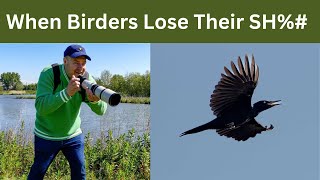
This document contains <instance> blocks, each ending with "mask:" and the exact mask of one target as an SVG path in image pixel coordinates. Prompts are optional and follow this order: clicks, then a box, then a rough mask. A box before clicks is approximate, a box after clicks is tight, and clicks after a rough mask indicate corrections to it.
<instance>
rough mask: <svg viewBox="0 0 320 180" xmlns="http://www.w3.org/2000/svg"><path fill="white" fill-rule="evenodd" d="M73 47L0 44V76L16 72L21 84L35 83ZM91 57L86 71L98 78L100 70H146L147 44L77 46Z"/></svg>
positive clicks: (147, 61)
mask: <svg viewBox="0 0 320 180" xmlns="http://www.w3.org/2000/svg"><path fill="white" fill-rule="evenodd" d="M70 44H73V43H68V44H67V43H61V44H60V43H59V44H52V43H51V44H48V43H46V44H0V54H1V60H0V74H2V73H3V72H18V73H19V74H20V76H21V80H22V82H23V83H32V82H33V83H35V82H37V81H38V77H39V74H40V72H41V70H42V69H43V68H44V67H46V66H50V65H51V64H53V63H63V52H64V50H65V49H66V48H67V47H68V46H69V45H70ZM80 45H82V46H83V47H84V48H85V49H86V51H87V54H88V55H89V56H90V57H91V59H92V61H88V63H87V71H88V72H89V73H90V74H91V75H93V76H95V77H100V74H101V72H102V71H103V70H109V71H110V72H111V73H112V74H121V75H125V74H126V73H130V72H139V73H145V71H146V70H150V44H133V43H132V44H120V43H119V44H115V43H113V44H111V43H109V44H95V43H92V44H91V43H80Z"/></svg>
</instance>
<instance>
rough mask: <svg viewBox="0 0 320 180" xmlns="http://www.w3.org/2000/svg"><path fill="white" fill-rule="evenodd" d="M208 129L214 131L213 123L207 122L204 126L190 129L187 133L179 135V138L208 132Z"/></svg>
mask: <svg viewBox="0 0 320 180" xmlns="http://www.w3.org/2000/svg"><path fill="white" fill-rule="evenodd" d="M208 129H214V126H213V121H211V122H208V123H206V124H203V125H201V126H198V127H195V128H193V129H190V130H188V131H185V132H183V133H181V134H180V137H181V136H184V135H188V134H194V133H198V132H201V131H205V130H208Z"/></svg>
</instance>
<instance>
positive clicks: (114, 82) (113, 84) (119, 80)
mask: <svg viewBox="0 0 320 180" xmlns="http://www.w3.org/2000/svg"><path fill="white" fill-rule="evenodd" d="M108 88H110V89H112V90H113V91H116V92H119V93H121V94H123V95H127V94H128V89H127V85H126V80H125V79H124V77H123V76H121V75H119V74H115V75H113V76H112V78H111V80H110V86H109V87H108Z"/></svg>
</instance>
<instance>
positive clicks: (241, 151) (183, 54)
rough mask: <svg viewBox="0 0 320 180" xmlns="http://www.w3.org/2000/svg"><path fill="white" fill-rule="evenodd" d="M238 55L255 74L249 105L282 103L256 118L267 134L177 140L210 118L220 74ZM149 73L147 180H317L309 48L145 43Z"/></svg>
mask: <svg viewBox="0 0 320 180" xmlns="http://www.w3.org/2000/svg"><path fill="white" fill-rule="evenodd" d="M245 54H248V55H249V57H250V56H251V54H254V57H255V60H256V63H257V65H258V66H259V68H260V78H259V83H258V86H257V88H256V89H255V92H254V94H253V98H252V102H253V103H254V102H257V101H259V100H279V99H280V100H282V105H280V106H276V107H273V108H271V109H268V110H266V111H264V112H262V113H261V114H259V116H258V117H257V118H256V119H257V121H258V122H260V123H261V124H262V125H265V126H266V125H270V124H273V126H274V129H273V130H272V131H268V132H264V133H262V134H258V135H257V136H256V137H255V138H250V139H249V140H247V141H245V142H238V141H235V140H234V139H230V138H226V137H222V136H219V135H218V134H217V133H216V132H215V131H212V130H207V131H203V132H200V133H197V134H192V135H187V136H183V137H179V134H180V133H182V132H184V131H186V130H189V129H191V128H194V127H196V126H199V125H202V124H204V123H207V122H209V121H211V120H213V119H214V118H215V116H214V115H213V113H212V111H211V109H210V107H209V101H210V95H211V94H212V91H213V90H214V87H215V85H216V84H217V83H218V81H219V80H220V77H221V75H220V74H221V73H223V72H224V71H223V67H224V66H226V67H228V68H230V61H231V60H234V61H235V60H237V57H238V56H240V57H241V58H242V59H244V56H245ZM250 59H251V58H250ZM151 69H152V71H151V77H152V81H151V99H152V103H151V143H152V146H151V170H152V172H151V179H153V180H162V179H166V180H171V179H172V180H176V179H184V180H189V179H190V180H194V179H201V180H207V179H208V180H212V179H217V180H234V179H246V180H257V179H259V180H270V179H272V180H274V179H290V180H301V179H308V180H318V179H320V178H319V172H318V171H319V112H318V111H319V95H318V94H319V46H317V45H316V44H240V43H238V44H151Z"/></svg>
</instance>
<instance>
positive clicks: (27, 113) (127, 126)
mask: <svg viewBox="0 0 320 180" xmlns="http://www.w3.org/2000/svg"><path fill="white" fill-rule="evenodd" d="M34 103H35V99H16V96H14V95H0V131H6V130H9V129H12V130H13V131H14V132H17V131H18V130H19V128H20V127H21V124H22V121H23V122H24V124H25V128H24V130H25V134H26V136H27V137H30V136H33V128H34V122H35V115H36V109H35V106H34ZM80 117H81V120H82V123H81V129H82V131H83V133H85V134H87V133H88V132H90V134H91V135H92V136H93V137H97V136H100V135H101V133H104V134H106V133H107V132H108V130H112V132H113V134H114V136H119V135H120V134H123V133H126V132H127V131H128V130H131V129H133V128H134V129H135V132H136V133H137V135H142V134H143V133H144V132H146V131H149V127H150V124H149V123H150V105H147V104H126V103H120V104H119V105H118V106H115V107H111V106H108V109H107V112H106V114H104V115H103V116H98V115H96V114H95V113H94V112H92V111H91V110H90V108H89V106H88V105H87V104H85V103H83V104H82V105H81V113H80Z"/></svg>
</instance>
